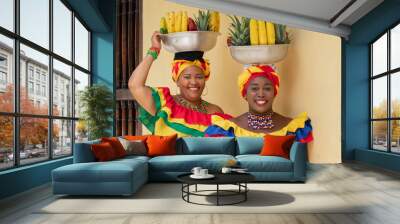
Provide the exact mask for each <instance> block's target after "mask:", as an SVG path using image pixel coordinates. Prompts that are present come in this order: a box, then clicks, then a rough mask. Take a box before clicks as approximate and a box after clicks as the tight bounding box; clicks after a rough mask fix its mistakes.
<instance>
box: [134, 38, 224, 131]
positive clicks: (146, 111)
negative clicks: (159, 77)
mask: <svg viewBox="0 0 400 224" xmlns="http://www.w3.org/2000/svg"><path fill="white" fill-rule="evenodd" d="M151 43H152V47H151V48H150V49H149V51H148V52H147V55H146V57H145V58H144V59H143V61H142V62H141V63H140V64H139V65H138V66H137V67H136V69H135V70H134V71H133V74H132V75H131V77H130V79H129V90H130V92H131V93H132V95H133V96H134V98H135V100H136V102H138V104H139V105H140V106H141V108H140V115H139V119H140V121H141V122H142V123H143V124H144V125H145V126H146V127H147V128H148V129H149V130H150V131H151V132H152V133H153V134H155V135H162V136H166V135H172V134H175V133H177V134H178V136H179V137H182V136H204V131H205V130H206V128H207V127H208V126H210V125H211V117H212V116H213V115H214V116H216V117H221V118H230V116H229V115H225V114H223V111H222V109H221V108H220V107H218V106H217V105H215V104H212V103H209V102H207V101H205V100H203V99H202V98H201V95H202V93H203V90H204V87H205V84H206V81H207V80H208V78H209V77H210V65H209V63H208V61H206V60H204V59H203V52H200V51H193V52H179V53H176V54H175V57H174V61H173V63H172V79H173V81H174V82H175V83H176V85H177V86H178V88H179V92H180V93H179V94H177V95H174V96H172V95H171V94H170V91H169V89H168V88H167V87H161V88H152V87H148V86H146V85H145V83H146V79H147V76H148V74H149V70H150V67H151V65H152V63H153V62H154V60H156V59H157V56H158V54H159V53H160V50H161V40H160V36H159V32H157V31H156V32H154V33H153V36H152V37H151Z"/></svg>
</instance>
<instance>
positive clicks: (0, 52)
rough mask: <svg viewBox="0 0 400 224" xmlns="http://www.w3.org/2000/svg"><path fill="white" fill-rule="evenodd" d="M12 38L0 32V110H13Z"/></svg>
mask: <svg viewBox="0 0 400 224" xmlns="http://www.w3.org/2000/svg"><path fill="white" fill-rule="evenodd" d="M13 50H14V44H13V40H12V39H10V38H7V37H5V36H3V35H1V34H0V111H1V112H13V111H14V72H13V58H14V54H13Z"/></svg>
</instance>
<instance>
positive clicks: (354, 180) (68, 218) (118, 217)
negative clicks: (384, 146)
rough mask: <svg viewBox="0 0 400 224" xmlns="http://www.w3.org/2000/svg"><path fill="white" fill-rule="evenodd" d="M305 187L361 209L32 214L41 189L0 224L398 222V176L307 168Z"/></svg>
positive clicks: (1, 206) (21, 199) (344, 167)
mask: <svg viewBox="0 0 400 224" xmlns="http://www.w3.org/2000/svg"><path fill="white" fill-rule="evenodd" d="M308 183H316V184H319V185H322V186H324V187H325V188H326V189H328V190H330V191H331V192H334V193H335V194H337V195H338V196H340V197H341V198H343V199H344V200H345V201H347V202H349V203H359V202H363V204H366V205H367V206H365V207H364V208H363V209H362V211H361V213H356V214H313V213H311V214H151V215H149V214H35V213H33V211H35V208H38V207H40V206H43V205H45V204H46V203H49V202H50V201H52V200H54V196H52V194H51V190H50V186H49V185H47V186H42V187H39V188H37V189H34V190H32V191H30V192H26V193H23V194H20V195H18V196H15V197H13V198H9V199H6V200H3V201H1V202H0V223H7V224H9V223H10V224H11V223H29V224H38V223H41V224H49V223H85V224H88V223H107V224H114V223H115V224H128V223H138V224H139V223H140V224H148V223H152V224H156V223H162V224H166V223H171V224H179V223H185V224H186V223H193V224H195V223H199V224H207V223H212V224H219V223H228V224H237V223H246V224H252V223H271V224H273V223H304V224H313V223H362V224H364V223H379V224H391V223H393V224H399V223H400V174H399V173H392V172H388V171H385V170H382V169H378V168H373V167H369V166H366V165H363V164H359V163H345V164H337V165H311V166H310V170H309V172H308ZM315 203H318V201H315Z"/></svg>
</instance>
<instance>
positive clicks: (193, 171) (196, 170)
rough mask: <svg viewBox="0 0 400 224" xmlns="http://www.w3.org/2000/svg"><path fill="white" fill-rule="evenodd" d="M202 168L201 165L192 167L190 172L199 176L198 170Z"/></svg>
mask: <svg viewBox="0 0 400 224" xmlns="http://www.w3.org/2000/svg"><path fill="white" fill-rule="evenodd" d="M201 170H202V168H201V167H199V166H198V167H193V169H192V173H193V174H194V175H196V176H199V175H201V174H200V171H201Z"/></svg>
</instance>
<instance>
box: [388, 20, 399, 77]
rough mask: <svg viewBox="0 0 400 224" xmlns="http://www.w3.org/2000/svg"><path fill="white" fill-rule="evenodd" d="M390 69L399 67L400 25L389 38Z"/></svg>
mask: <svg viewBox="0 0 400 224" xmlns="http://www.w3.org/2000/svg"><path fill="white" fill-rule="evenodd" d="M390 59H391V62H390V64H391V65H390V68H391V69H395V68H399V67H400V24H399V25H397V26H396V27H395V28H393V29H392V31H391V37H390Z"/></svg>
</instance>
